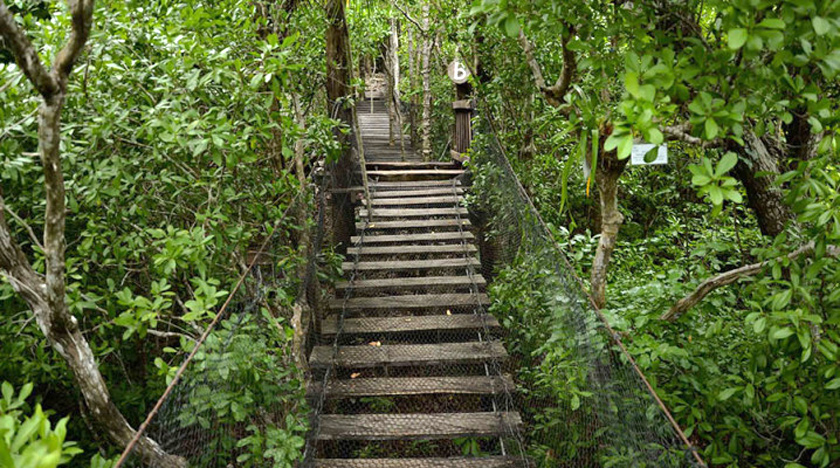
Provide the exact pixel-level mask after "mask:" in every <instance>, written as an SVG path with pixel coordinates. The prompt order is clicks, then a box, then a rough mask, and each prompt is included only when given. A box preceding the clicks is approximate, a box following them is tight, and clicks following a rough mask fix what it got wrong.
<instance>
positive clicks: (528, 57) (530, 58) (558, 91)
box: [519, 30, 577, 107]
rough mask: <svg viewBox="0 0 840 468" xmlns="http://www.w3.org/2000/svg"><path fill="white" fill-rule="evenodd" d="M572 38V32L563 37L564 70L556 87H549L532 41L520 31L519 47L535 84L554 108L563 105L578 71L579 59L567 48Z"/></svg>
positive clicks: (555, 84)
mask: <svg viewBox="0 0 840 468" xmlns="http://www.w3.org/2000/svg"><path fill="white" fill-rule="evenodd" d="M571 36H572V33H571V32H570V33H569V35H568V36H565V37H563V38H562V40H561V46H562V52H563V69H562V70H561V72H560V76H559V77H558V78H557V81H556V82H555V83H554V85H552V86H547V85H546V81H545V76H544V75H543V72H542V67H540V64H539V62H537V59H536V57H535V56H534V46H533V45H532V44H531V41H530V40H528V37H527V36H526V35H525V33H524V32H523V31H522V30H520V31H519V45H520V46H522V50H523V51H524V52H525V61H526V62H528V66H529V67H530V68H531V73H532V74H533V75H534V82H535V83H536V85H537V88H539V90H540V92H541V93H542V94H543V95H544V96H545V98H546V101H548V103H549V104H551V105H552V106H554V107H560V106H561V105H562V104H563V98H564V97H565V96H566V92H568V90H569V87H570V86H571V85H572V79H573V78H574V76H575V70H576V69H577V59H576V57H575V54H574V52H572V51H571V50H569V48H568V47H567V45H568V43H569V39H570V38H571Z"/></svg>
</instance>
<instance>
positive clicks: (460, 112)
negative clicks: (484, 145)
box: [447, 60, 475, 162]
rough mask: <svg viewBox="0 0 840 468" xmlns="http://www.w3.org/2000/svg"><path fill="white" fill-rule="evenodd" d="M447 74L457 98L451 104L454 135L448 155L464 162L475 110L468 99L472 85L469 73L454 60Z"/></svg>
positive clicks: (470, 139) (468, 147)
mask: <svg viewBox="0 0 840 468" xmlns="http://www.w3.org/2000/svg"><path fill="white" fill-rule="evenodd" d="M447 73H448V75H449V78H450V79H451V80H452V82H453V83H455V93H456V97H457V98H458V100H457V101H455V102H453V103H452V110H453V111H454V112H455V133H454V135H453V136H452V149H451V150H450V155H451V156H452V159H454V160H456V161H458V162H464V160H466V155H465V154H464V153H466V152H467V150H469V149H470V142H471V141H472V116H473V110H474V109H475V106H474V105H473V102H472V101H471V100H470V99H469V98H470V96H471V95H472V85H470V83H469V81H468V79H469V77H470V72H469V70H468V69H467V68H466V67H464V66H463V65H462V64H461V63H460V62H458V61H457V60H454V61H453V62H452V63H450V64H449V67H448V70H447Z"/></svg>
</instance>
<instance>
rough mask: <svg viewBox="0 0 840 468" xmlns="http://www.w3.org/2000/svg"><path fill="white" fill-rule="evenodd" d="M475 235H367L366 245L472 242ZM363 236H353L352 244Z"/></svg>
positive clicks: (437, 233)
mask: <svg viewBox="0 0 840 468" xmlns="http://www.w3.org/2000/svg"><path fill="white" fill-rule="evenodd" d="M471 240H475V235H473V233H471V232H457V231H456V232H421V233H416V234H382V235H368V234H365V238H364V244H365V245H366V244H377V243H392V242H427V241H431V242H444V241H471ZM361 241H362V237H361V236H352V237H351V238H350V242H352V243H353V244H354V245H355V244H357V243H359V242H361Z"/></svg>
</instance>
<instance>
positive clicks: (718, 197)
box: [709, 185, 723, 205]
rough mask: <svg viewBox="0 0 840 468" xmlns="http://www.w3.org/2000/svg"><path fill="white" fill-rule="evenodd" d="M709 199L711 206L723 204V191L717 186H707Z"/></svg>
mask: <svg viewBox="0 0 840 468" xmlns="http://www.w3.org/2000/svg"><path fill="white" fill-rule="evenodd" d="M709 198H710V199H711V200H712V204H713V205H720V204H722V203H723V191H722V190H721V189H720V187H718V186H717V185H711V186H709Z"/></svg>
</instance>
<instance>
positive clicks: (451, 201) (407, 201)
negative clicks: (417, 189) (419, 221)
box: [362, 194, 464, 208]
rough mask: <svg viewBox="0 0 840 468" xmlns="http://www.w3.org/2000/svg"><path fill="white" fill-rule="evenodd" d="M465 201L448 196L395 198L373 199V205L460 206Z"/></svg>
mask: <svg viewBox="0 0 840 468" xmlns="http://www.w3.org/2000/svg"><path fill="white" fill-rule="evenodd" d="M463 201H464V197H459V196H456V195H452V194H448V195H445V196H439V197H393V198H373V201H372V203H371V204H372V205H373V207H374V208H376V207H378V206H409V205H456V204H457V205H460V204H461V202H463ZM362 203H363V204H365V205H366V204H367V201H366V200H362Z"/></svg>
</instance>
